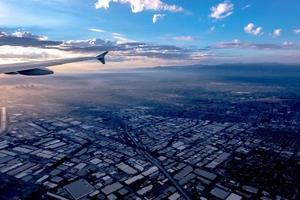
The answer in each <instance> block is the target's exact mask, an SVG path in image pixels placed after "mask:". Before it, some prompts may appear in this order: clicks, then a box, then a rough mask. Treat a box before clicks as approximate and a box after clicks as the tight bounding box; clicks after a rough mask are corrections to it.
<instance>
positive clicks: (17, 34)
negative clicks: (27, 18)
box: [11, 31, 48, 41]
mask: <svg viewBox="0 0 300 200" xmlns="http://www.w3.org/2000/svg"><path fill="white" fill-rule="evenodd" d="M11 35H12V36H14V37H17V38H31V39H37V40H41V41H44V40H47V39H48V37H47V36H41V35H33V34H32V33H30V32H27V31H16V32H14V33H12V34H11Z"/></svg>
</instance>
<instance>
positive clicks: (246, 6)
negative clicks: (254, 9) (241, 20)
mask: <svg viewBox="0 0 300 200" xmlns="http://www.w3.org/2000/svg"><path fill="white" fill-rule="evenodd" d="M251 6H252V5H251V4H247V5H245V6H244V7H242V10H245V9H248V8H250V7H251Z"/></svg>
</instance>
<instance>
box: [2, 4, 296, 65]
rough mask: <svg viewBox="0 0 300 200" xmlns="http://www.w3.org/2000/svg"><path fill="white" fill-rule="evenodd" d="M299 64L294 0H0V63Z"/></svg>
mask: <svg viewBox="0 0 300 200" xmlns="http://www.w3.org/2000/svg"><path fill="white" fill-rule="evenodd" d="M104 50H110V51H111V52H110V54H109V56H108V61H109V62H108V65H107V67H125V68H130V67H154V66H162V65H190V64H198V63H200V64H222V63H264V62H270V63H297V64H299V63H300V1H299V0H225V1H222V0H1V1H0V58H1V59H0V64H5V63H13V62H26V61H29V62H30V61H38V60H48V59H49V60H51V59H56V58H65V57H78V56H86V55H97V54H99V53H101V52H102V51H104Z"/></svg>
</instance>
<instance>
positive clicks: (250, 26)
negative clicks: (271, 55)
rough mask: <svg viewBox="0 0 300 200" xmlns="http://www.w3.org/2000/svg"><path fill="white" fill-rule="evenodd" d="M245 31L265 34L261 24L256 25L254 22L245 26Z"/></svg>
mask: <svg viewBox="0 0 300 200" xmlns="http://www.w3.org/2000/svg"><path fill="white" fill-rule="evenodd" d="M244 31H245V32H246V33H249V34H251V35H255V36H260V35H262V34H263V32H262V27H261V26H258V27H257V26H255V25H254V24H253V23H249V24H248V25H247V26H245V27H244Z"/></svg>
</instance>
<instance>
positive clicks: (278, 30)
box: [272, 28, 282, 37]
mask: <svg viewBox="0 0 300 200" xmlns="http://www.w3.org/2000/svg"><path fill="white" fill-rule="evenodd" d="M281 32H282V30H281V29H280V28H278V29H275V30H274V31H273V34H272V35H273V37H279V36H280V35H281Z"/></svg>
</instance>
